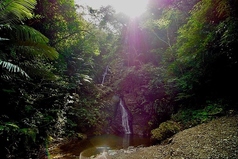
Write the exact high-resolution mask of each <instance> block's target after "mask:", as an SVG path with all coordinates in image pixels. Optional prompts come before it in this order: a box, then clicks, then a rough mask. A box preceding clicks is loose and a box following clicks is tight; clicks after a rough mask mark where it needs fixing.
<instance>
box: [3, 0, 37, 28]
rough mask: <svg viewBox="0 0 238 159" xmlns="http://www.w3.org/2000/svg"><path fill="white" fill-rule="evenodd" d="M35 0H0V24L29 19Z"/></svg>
mask: <svg viewBox="0 0 238 159" xmlns="http://www.w3.org/2000/svg"><path fill="white" fill-rule="evenodd" d="M36 3H37V2H36V0H0V4H1V5H0V24H6V23H14V22H19V21H23V20H26V19H31V18H32V17H33V14H32V11H33V9H34V8H35V5H36Z"/></svg>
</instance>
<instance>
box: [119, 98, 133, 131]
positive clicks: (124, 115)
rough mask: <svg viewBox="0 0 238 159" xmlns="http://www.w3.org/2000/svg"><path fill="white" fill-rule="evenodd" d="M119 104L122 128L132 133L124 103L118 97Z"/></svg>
mask: <svg viewBox="0 0 238 159" xmlns="http://www.w3.org/2000/svg"><path fill="white" fill-rule="evenodd" d="M119 106H120V109H121V117H122V127H123V128H124V133H125V134H132V132H131V128H130V123H129V114H128V112H127V110H126V108H125V105H124V103H123V100H122V99H120V102H119Z"/></svg>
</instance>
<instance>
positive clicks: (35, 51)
mask: <svg viewBox="0 0 238 159" xmlns="http://www.w3.org/2000/svg"><path fill="white" fill-rule="evenodd" d="M18 45H19V47H18V48H19V49H21V51H25V54H30V55H32V56H33V57H34V56H42V57H44V58H46V59H50V60H54V59H57V58H58V56H59V54H58V52H57V51H56V50H55V48H53V47H50V46H48V45H47V44H44V43H37V42H32V41H21V42H18Z"/></svg>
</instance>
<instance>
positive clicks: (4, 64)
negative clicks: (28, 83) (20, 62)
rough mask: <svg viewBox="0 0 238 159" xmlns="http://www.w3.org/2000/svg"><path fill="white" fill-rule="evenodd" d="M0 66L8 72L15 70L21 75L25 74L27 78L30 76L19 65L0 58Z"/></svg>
mask: <svg viewBox="0 0 238 159" xmlns="http://www.w3.org/2000/svg"><path fill="white" fill-rule="evenodd" d="M0 66H1V67H2V68H5V69H6V70H8V71H9V72H14V73H15V72H20V73H21V74H22V75H23V76H25V77H27V78H30V77H29V76H28V75H27V73H26V72H25V71H23V70H22V69H21V68H20V67H18V66H17V65H14V64H12V63H10V62H7V61H2V60H0Z"/></svg>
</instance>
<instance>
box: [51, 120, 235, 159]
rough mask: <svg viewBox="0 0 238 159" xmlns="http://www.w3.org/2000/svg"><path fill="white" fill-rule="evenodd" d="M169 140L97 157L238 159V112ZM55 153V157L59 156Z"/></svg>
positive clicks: (127, 158)
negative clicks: (159, 143) (165, 142)
mask: <svg viewBox="0 0 238 159" xmlns="http://www.w3.org/2000/svg"><path fill="white" fill-rule="evenodd" d="M168 141H169V142H168V143H167V144H161V145H154V146H150V147H142V148H135V149H133V150H117V151H116V153H114V155H112V154H111V155H109V154H110V153H109V154H108V153H104V154H101V155H100V156H97V157H95V158H98V159H237V158H238V115H234V116H224V117H220V118H217V119H214V120H212V121H210V122H208V123H204V124H200V125H198V126H195V127H192V128H189V129H186V130H183V131H181V132H179V133H177V134H176V135H174V136H173V137H172V138H170V139H169V140H168ZM69 155H71V156H73V154H68V155H63V156H65V157H62V156H61V157H59V158H62V159H69V158H74V157H69ZM56 156H57V155H56ZM56 156H55V157H54V158H58V157H56ZM67 156H68V157H67ZM75 158H76V157H75ZM77 158H79V157H77ZM92 158H93V157H92Z"/></svg>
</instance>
